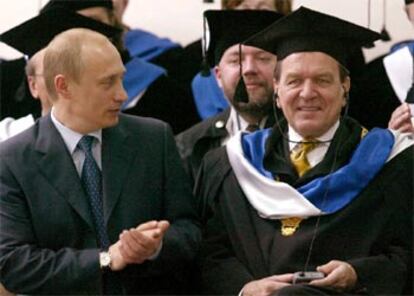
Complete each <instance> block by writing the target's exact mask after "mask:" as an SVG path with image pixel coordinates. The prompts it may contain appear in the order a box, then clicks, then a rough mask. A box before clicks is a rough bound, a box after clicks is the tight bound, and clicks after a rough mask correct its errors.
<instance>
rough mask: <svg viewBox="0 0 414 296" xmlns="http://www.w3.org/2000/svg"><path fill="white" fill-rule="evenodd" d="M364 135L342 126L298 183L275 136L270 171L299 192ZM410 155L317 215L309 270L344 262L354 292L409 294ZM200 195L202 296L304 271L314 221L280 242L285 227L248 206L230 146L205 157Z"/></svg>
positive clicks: (333, 166) (400, 157)
mask: <svg viewBox="0 0 414 296" xmlns="http://www.w3.org/2000/svg"><path fill="white" fill-rule="evenodd" d="M360 137H361V128H360V126H359V125H357V124H356V123H355V122H354V121H350V120H345V121H344V122H342V123H341V124H340V127H339V129H338V131H337V132H336V134H335V138H334V140H333V142H332V144H331V146H330V147H329V150H328V152H327V155H326V156H325V158H324V160H323V161H322V162H321V163H320V164H318V165H317V166H316V167H314V168H313V169H311V170H310V171H308V172H307V173H306V174H305V175H304V176H302V177H301V178H298V176H297V175H296V173H295V171H294V168H293V167H292V165H291V163H290V161H289V160H288V159H289V152H288V145H287V143H286V142H285V141H282V138H281V137H280V134H279V133H277V132H273V135H272V136H271V139H270V140H269V141H268V146H267V148H268V153H267V155H266V158H265V167H266V168H267V169H268V170H270V171H272V172H273V173H277V174H278V175H279V176H280V178H281V180H282V181H285V182H287V183H289V184H290V185H292V186H293V187H295V188H297V187H299V186H301V185H302V184H304V183H307V182H309V181H310V180H312V179H314V178H316V177H319V176H323V175H326V174H328V173H329V172H330V171H331V170H332V169H334V170H335V169H337V168H339V167H341V166H343V165H344V164H346V163H347V161H348V160H349V158H350V156H351V154H352V152H353V151H354V149H355V147H356V145H357V144H358V143H359V141H360ZM335 151H337V153H335ZM335 154H337V160H336V161H334V160H333V159H334V157H335ZM413 156H414V149H413V147H410V148H407V149H406V150H405V151H403V152H402V153H401V154H400V155H398V156H397V157H395V158H394V159H393V160H391V161H390V162H389V163H387V164H386V165H385V166H384V168H383V169H382V170H381V172H380V173H379V174H378V175H377V176H376V177H375V179H374V180H373V181H372V182H371V183H370V184H369V185H368V186H367V187H366V189H365V190H364V191H363V192H362V193H361V194H360V195H359V196H358V197H357V198H356V199H354V200H353V201H352V202H351V203H350V204H349V205H347V206H346V207H345V208H343V209H342V210H340V211H338V212H336V213H334V214H330V215H326V216H321V217H320V224H319V227H318V232H317V236H316V240H315V242H314V245H313V251H312V253H311V256H310V261H309V268H308V270H315V269H316V267H317V266H318V265H321V264H325V263H327V262H329V261H330V260H333V259H336V260H343V261H347V262H348V263H350V264H351V265H352V266H353V267H354V269H355V270H356V272H357V275H358V280H359V281H358V285H357V288H356V290H355V291H352V292H353V293H364V292H367V293H370V294H386V295H394V294H399V293H401V292H402V290H403V289H405V290H404V291H405V292H406V293H412V288H411V287H410V284H411V282H412V273H411V272H412V265H411V263H412V250H413V248H412V231H413V229H412V221H413V220H412V215H413V198H412V197H413V182H412V176H413V167H412V164H413V161H414V159H413ZM195 193H196V196H198V197H199V198H200V200H201V201H202V202H200V210H201V212H202V215H203V219H204V221H205V228H204V238H203V243H202V247H201V268H202V288H203V292H204V293H206V294H233V295H236V294H238V293H239V292H240V290H241V289H242V288H243V286H244V285H245V284H246V283H248V282H250V281H252V280H257V279H260V278H263V277H267V276H270V275H276V274H283V273H290V272H296V271H301V270H303V269H304V264H305V261H306V257H307V254H308V251H309V245H310V241H311V239H312V237H313V233H314V230H315V225H316V221H317V218H316V217H313V218H308V219H306V220H303V221H302V222H301V224H300V226H299V228H298V229H297V230H296V232H295V233H294V234H293V235H292V236H288V237H285V236H282V235H281V233H280V226H281V224H280V222H279V221H278V220H268V219H263V218H261V217H259V216H258V214H257V211H256V210H255V209H254V208H252V206H251V205H250V203H249V202H248V201H247V199H246V197H245V195H244V193H243V191H242V190H241V188H240V186H239V184H238V181H237V179H236V177H235V174H234V172H233V171H232V168H231V166H230V164H229V160H228V157H227V153H226V151H225V148H220V149H216V150H214V151H212V152H210V153H209V154H207V155H206V156H205V158H204V161H203V164H202V166H201V168H200V175H199V178H198V180H197V184H196V190H195Z"/></svg>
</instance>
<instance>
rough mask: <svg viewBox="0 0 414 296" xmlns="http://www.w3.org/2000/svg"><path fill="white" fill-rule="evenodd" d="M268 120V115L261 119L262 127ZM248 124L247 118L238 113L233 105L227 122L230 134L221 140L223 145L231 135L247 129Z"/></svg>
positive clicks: (260, 124)
mask: <svg viewBox="0 0 414 296" xmlns="http://www.w3.org/2000/svg"><path fill="white" fill-rule="evenodd" d="M266 120H267V116H266V117H264V118H262V120H260V123H259V128H260V129H262V128H264V126H265V124H266ZM248 126H249V123H248V122H247V121H246V120H244V118H243V117H242V116H241V115H240V114H238V113H237V111H236V110H235V109H234V108H233V107H231V108H230V115H229V119H228V120H227V123H226V130H227V133H228V136H227V137H225V138H224V139H223V140H222V141H221V146H224V145H226V143H227V142H228V140H229V139H230V138H231V137H233V136H234V135H235V134H236V133H237V132H238V131H244V130H246V128H247V127H248Z"/></svg>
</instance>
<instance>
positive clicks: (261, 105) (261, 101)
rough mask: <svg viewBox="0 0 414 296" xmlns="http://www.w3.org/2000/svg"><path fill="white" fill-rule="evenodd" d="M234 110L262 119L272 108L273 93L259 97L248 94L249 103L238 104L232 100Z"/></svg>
mask: <svg viewBox="0 0 414 296" xmlns="http://www.w3.org/2000/svg"><path fill="white" fill-rule="evenodd" d="M231 103H232V105H233V107H234V109H235V110H236V111H237V112H239V113H241V114H249V115H251V116H254V117H263V116H266V115H267V114H269V112H270V111H271V110H272V107H273V92H272V93H266V95H264V96H263V95H262V96H261V97H258V96H254V95H251V94H249V101H248V102H247V103H245V102H238V101H234V100H232V102H231Z"/></svg>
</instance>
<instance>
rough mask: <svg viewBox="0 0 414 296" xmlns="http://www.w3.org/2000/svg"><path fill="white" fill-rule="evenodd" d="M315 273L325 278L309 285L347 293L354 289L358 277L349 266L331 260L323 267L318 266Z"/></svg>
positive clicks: (345, 263) (342, 262)
mask: <svg viewBox="0 0 414 296" xmlns="http://www.w3.org/2000/svg"><path fill="white" fill-rule="evenodd" d="M317 271H320V272H323V273H324V274H325V275H326V276H325V278H323V279H321V280H314V281H311V282H310V283H309V284H310V285H312V286H317V287H330V288H333V289H335V290H338V291H340V292H343V291H349V290H351V289H352V288H354V287H355V285H356V283H357V280H358V277H357V274H356V272H355V269H354V268H353V267H352V266H351V264H349V263H347V262H344V261H338V260H332V261H330V262H328V263H327V264H325V265H322V266H319V267H318V268H317Z"/></svg>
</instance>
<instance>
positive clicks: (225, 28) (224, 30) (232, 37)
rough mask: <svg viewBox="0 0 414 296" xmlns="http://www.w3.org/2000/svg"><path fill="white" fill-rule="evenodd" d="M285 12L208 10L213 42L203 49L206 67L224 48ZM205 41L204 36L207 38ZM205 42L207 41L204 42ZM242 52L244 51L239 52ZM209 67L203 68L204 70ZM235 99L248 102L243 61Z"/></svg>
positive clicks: (207, 18) (205, 14)
mask: <svg viewBox="0 0 414 296" xmlns="http://www.w3.org/2000/svg"><path fill="white" fill-rule="evenodd" d="M282 17H283V15H282V14H280V13H277V12H274V11H268V10H207V11H205V12H204V19H206V20H207V22H208V27H209V31H210V43H209V46H208V50H204V58H203V68H206V66H207V65H208V66H210V67H212V66H214V65H217V64H218V63H219V62H220V59H221V57H222V56H223V54H224V52H225V51H226V50H227V49H228V48H229V47H231V46H233V45H235V44H240V43H242V42H243V41H244V40H246V38H248V37H250V36H252V35H254V34H256V33H258V32H260V31H261V30H263V29H264V28H266V27H268V26H269V25H270V24H272V23H273V22H275V21H276V20H278V19H280V18H282ZM204 41H205V40H204ZM204 44H205V43H204ZM240 54H241V53H240ZM203 72H206V70H204V71H203V70H202V73H203ZM234 99H235V100H238V101H240V102H248V100H249V99H248V94H247V91H246V87H245V85H244V81H243V77H242V70H241V65H240V81H239V83H238V85H237V88H236V91H235V98H234Z"/></svg>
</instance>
